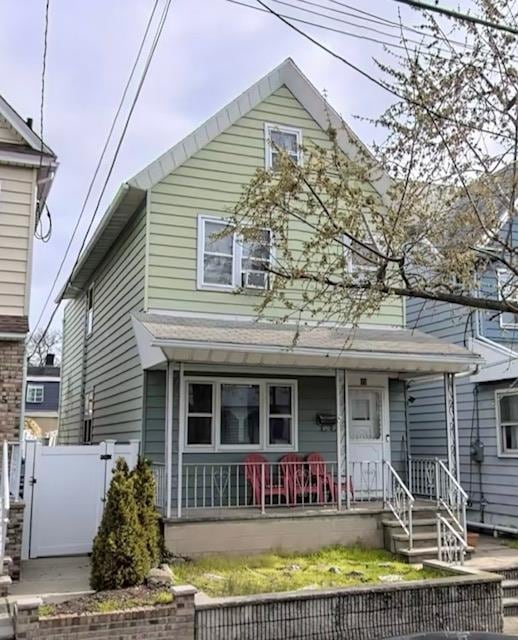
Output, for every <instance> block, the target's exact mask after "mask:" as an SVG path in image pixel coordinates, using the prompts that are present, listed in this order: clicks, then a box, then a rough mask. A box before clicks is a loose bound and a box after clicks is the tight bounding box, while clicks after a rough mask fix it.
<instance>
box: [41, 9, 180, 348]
mask: <svg viewBox="0 0 518 640" xmlns="http://www.w3.org/2000/svg"><path fill="white" fill-rule="evenodd" d="M171 2H172V0H166V3H165V5H164V8H163V10H162V14H161V16H160V19H159V22H158V26H157V31H156V33H155V36H154V39H153V42H152V45H151V48H150V50H149V53H148V56H147V59H146V62H145V64H144V68H143V70H142V73H141V76H140V80H139V83H138V85H137V88H136V91H135V95H134V97H133V100H132V103H131V106H130V109H129V111H128V113H127V116H126V121H125V123H124V127H123V129H122V132H121V134H120V137H119V141H118V143H117V147H116V149H115V152H114V155H113V158H112V161H111V164H110V167H109V169H108V173H107V175H106V179H105V181H104V183H103V186H102V189H101V193H100V194H99V197H98V199H97V203H96V206H95V209H94V211H93V213H92V216H91V218H90V222H89V224H88V227H87V229H86V232H85V234H84V236H83V240H82V242H81V246H80V247H79V251H78V252H77V256H76V259H75V261H74V264H73V266H72V268H71V270H70V275H69V276H68V278H67V280H66V281H65V284H64V288H66V287H67V286H68V284H69V282H70V280H71V278H72V276H73V274H74V270H75V268H76V267H77V264H78V262H79V259H80V257H81V253H82V251H83V249H84V246H85V244H86V240H87V238H88V235H89V233H90V231H91V229H92V226H93V223H94V221H95V217H96V214H97V212H98V210H99V207H100V205H101V201H102V199H103V196H104V193H105V191H106V187H107V185H108V182H109V180H110V178H111V175H112V172H113V169H114V167H115V162H116V160H117V158H118V156H119V152H120V149H121V147H122V143H123V141H124V138H125V137H126V133H127V130H128V127H129V124H130V121H131V117H132V115H133V112H134V110H135V107H136V104H137V101H138V98H139V96H140V92H141V90H142V87H143V85H144V81H145V79H146V76H147V73H148V71H149V67H150V65H151V61H152V59H153V56H154V54H155V51H156V48H157V45H158V42H159V40H160V36H161V35H162V31H163V29H164V25H165V23H166V20H167V16H168V13H169V9H170V7H171ZM157 3H158V0H157V2H156V3H155V6H154V7H153V12H152V14H151V17H150V20H149V23H148V26H147V27H146V32H145V36H146V35H147V32H148V30H149V25H150V24H151V21H152V18H153V15H154V12H155V9H156V6H157ZM145 36H144V38H143V43H144V41H145ZM143 43H142V44H141V47H140V48H139V54H140V51H141V50H142V47H143ZM137 60H138V56H137ZM137 60H136V61H135V65H134V67H135V66H136V64H137ZM133 71H134V68H133V69H132V73H133ZM130 79H131V74H130ZM128 82H129V81H128ZM127 88H128V87H127V86H126V89H125V91H124V94H123V97H124V95H125V93H126V92H127ZM119 110H120V106H119V109H118V110H117V113H118V112H119ZM111 131H112V129H111V130H110V134H111ZM104 151H105V149H103V153H104ZM98 170H99V165H98V167H97V169H96V173H97V172H98ZM91 186H92V185H90V188H89V190H88V193H87V198H88V196H89V194H90V191H91ZM85 204H86V199H85ZM84 206H85V205H83V209H84ZM81 214H82V212H81ZM69 248H70V247H67V252H68V250H69ZM63 263H64V259H63V261H62V263H61V266H60V270H61V268H62V266H63ZM58 275H59V273H58ZM56 281H57V277H56V279H55V282H56ZM55 282H54V285H55ZM54 285H53V288H54ZM50 295H51V293H50V294H49V296H48V297H47V301H48V300H50ZM61 300H62V298H60V299H59V300H58V301H57V303H56V306H55V307H54V309H53V311H52V313H51V315H50V318H49V320H48V322H47V324H46V326H45V329H44V331H43V332H42V334H41V336H40V338H39V340H38V342H37V343H36V345H35V347H34V351H33V354H32V355H34V353H35V352H36V350H37V349H38V347H39V345H40V344H41V342H42V340H43V339H44V338H45V336H46V334H47V332H48V330H49V328H50V326H51V324H52V321H53V320H54V317H55V315H56V313H57V310H58V309H59V305H60V303H61ZM44 310H45V308H44V309H43V311H42V314H41V315H40V318H41V316H42V315H43V312H44ZM38 324H39V323H38ZM37 328H38V325H36V326H35V329H34V331H33V335H34V332H35V331H36V329H37ZM32 355H31V356H30V357H32Z"/></svg>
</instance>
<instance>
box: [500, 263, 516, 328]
mask: <svg viewBox="0 0 518 640" xmlns="http://www.w3.org/2000/svg"><path fill="white" fill-rule="evenodd" d="M497 278H498V297H499V298H500V300H506V301H508V302H514V303H516V305H517V306H518V279H517V278H516V275H515V274H514V273H511V271H509V270H508V269H498V272H497ZM500 326H501V327H503V328H505V327H509V328H518V313H513V312H512V311H505V312H504V313H501V314H500Z"/></svg>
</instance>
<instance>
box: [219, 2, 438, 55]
mask: <svg viewBox="0 0 518 640" xmlns="http://www.w3.org/2000/svg"><path fill="white" fill-rule="evenodd" d="M226 1H227V2H230V3H232V4H237V5H240V6H242V7H246V8H247V9H253V10H254V11H261V12H262V13H274V15H276V16H277V17H278V18H280V19H282V20H283V21H285V22H286V24H289V25H290V26H291V27H292V28H296V27H295V25H293V24H291V23H290V22H287V21H288V20H291V21H292V22H299V23H301V24H305V25H308V26H310V27H317V28H318V29H324V30H325V31H332V32H333V33H339V34H340V35H344V36H348V37H350V38H358V39H359V40H368V41H369V42H373V43H374V44H379V45H382V46H384V47H389V48H390V47H392V48H394V49H400V50H401V51H407V48H406V47H405V46H403V45H401V44H396V43H394V42H387V41H386V40H380V39H379V38H374V37H370V36H365V35H362V34H360V33H354V32H352V31H345V30H344V29H337V28H335V27H330V26H328V25H324V24H320V23H318V22H312V21H310V20H304V19H303V18H296V17H295V16H289V15H286V14H284V13H277V12H274V11H273V9H270V8H268V9H261V7H255V6H253V5H250V4H246V3H245V2H242V1H241V0H226ZM277 1H278V0H273V2H277ZM261 4H262V3H261ZM283 4H287V3H285V2H283ZM264 6H266V5H264ZM306 11H307V9H306ZM330 19H331V20H332V19H333V18H330ZM341 22H345V21H341ZM347 24H351V23H347ZM351 26H353V27H354V26H356V25H354V24H352V25H351ZM364 28H366V27H364ZM297 31H299V33H304V32H303V31H301V30H300V29H297ZM387 35H388V36H389V37H391V38H394V37H395V36H394V35H393V34H387ZM413 42H415V41H413ZM417 44H422V43H417ZM439 51H441V52H443V53H444V49H439ZM423 55H424V56H430V55H431V54H429V53H423ZM434 57H435V58H437V57H438V58H440V57H441V56H434ZM442 59H443V60H446V58H444V57H443V58H442Z"/></svg>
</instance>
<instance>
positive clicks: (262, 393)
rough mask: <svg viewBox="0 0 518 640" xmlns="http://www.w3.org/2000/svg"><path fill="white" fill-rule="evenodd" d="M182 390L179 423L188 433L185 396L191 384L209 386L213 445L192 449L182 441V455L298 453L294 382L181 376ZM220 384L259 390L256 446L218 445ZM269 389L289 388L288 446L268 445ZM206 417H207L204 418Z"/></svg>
mask: <svg viewBox="0 0 518 640" xmlns="http://www.w3.org/2000/svg"><path fill="white" fill-rule="evenodd" d="M184 381H185V386H184V390H183V395H184V407H183V411H182V419H181V422H182V424H183V425H184V428H183V431H184V433H186V432H187V419H188V401H187V393H188V389H189V384H190V383H200V384H210V385H212V413H211V415H212V431H211V433H212V444H211V445H193V444H187V442H186V438H183V440H182V443H181V446H182V451H183V452H184V453H222V452H231V451H264V452H271V451H277V452H279V451H282V452H284V451H297V450H298V383H297V380H296V379H293V378H240V377H237V376H236V377H220V376H195V375H189V376H184ZM222 384H244V385H247V384H248V385H256V386H258V387H259V442H258V443H257V444H235V445H233V444H232V445H229V444H221V385H222ZM272 385H279V386H286V387H288V386H289V387H291V389H292V422H291V440H292V443H291V444H279V445H271V444H269V433H270V431H269V420H268V418H269V409H268V406H267V403H268V402H269V396H268V393H267V391H268V388H269V386H272ZM203 415H206V414H203Z"/></svg>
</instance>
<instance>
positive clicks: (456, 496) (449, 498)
mask: <svg viewBox="0 0 518 640" xmlns="http://www.w3.org/2000/svg"><path fill="white" fill-rule="evenodd" d="M435 481H436V486H437V489H436V495H437V505H438V508H439V511H438V513H437V518H438V525H437V547H438V549H439V559H440V560H441V559H443V557H442V556H443V554H444V553H446V554H447V555H448V557H449V556H450V555H451V553H450V550H451V548H452V546H454V545H455V553H456V557H458V558H459V559H460V562H461V563H462V562H463V561H464V555H465V550H466V548H467V546H468V545H467V522H466V505H467V502H468V494H467V493H466V492H465V491H464V489H463V488H462V487H461V485H460V484H459V482H458V481H457V479H456V478H455V476H454V475H453V474H452V473H451V471H450V470H449V469H448V467H447V466H446V465H445V464H444V462H443V461H442V460H439V459H437V461H436V475H435ZM441 510H442V511H443V512H445V513H446V514H447V516H449V521H448V520H446V519H445V518H444V517H443V516H442V515H441ZM445 523H447V524H448V526H447V527H446V525H445ZM453 534H455V535H453Z"/></svg>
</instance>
